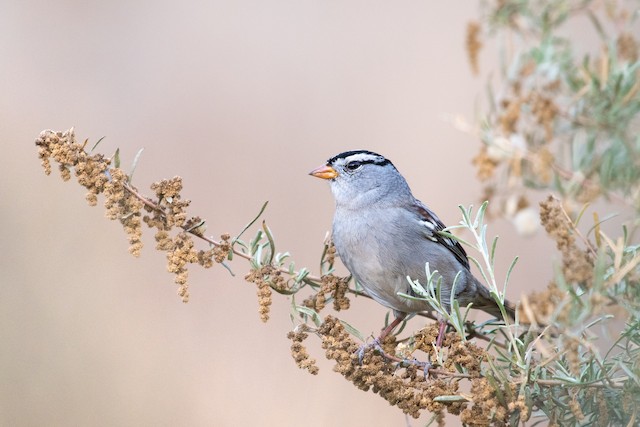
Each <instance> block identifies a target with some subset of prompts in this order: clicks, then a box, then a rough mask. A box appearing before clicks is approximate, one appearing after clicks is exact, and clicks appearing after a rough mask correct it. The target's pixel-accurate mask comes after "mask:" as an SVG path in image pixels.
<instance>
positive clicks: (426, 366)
mask: <svg viewBox="0 0 640 427" xmlns="http://www.w3.org/2000/svg"><path fill="white" fill-rule="evenodd" d="M411 365H413V366H415V367H417V368H418V369H420V370H422V372H424V379H425V380H426V379H427V378H429V375H430V374H429V371H430V370H431V369H433V368H434V366H433V364H432V363H431V362H430V361H427V362H422V361H420V360H418V359H415V358H414V359H403V360H402V361H400V362H398V368H405V367H407V366H411ZM434 378H436V376H435V375H434Z"/></svg>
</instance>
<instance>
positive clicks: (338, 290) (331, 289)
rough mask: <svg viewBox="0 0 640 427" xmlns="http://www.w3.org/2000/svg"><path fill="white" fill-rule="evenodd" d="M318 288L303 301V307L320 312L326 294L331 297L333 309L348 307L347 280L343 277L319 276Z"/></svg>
mask: <svg viewBox="0 0 640 427" xmlns="http://www.w3.org/2000/svg"><path fill="white" fill-rule="evenodd" d="M321 279H322V280H321V285H320V290H319V291H318V292H317V293H316V294H314V295H312V296H310V297H309V298H307V299H305V300H304V301H303V305H304V306H305V307H309V308H312V309H314V310H315V311H317V312H320V310H322V309H323V308H324V307H325V304H326V302H327V295H331V297H332V298H333V309H334V310H336V311H340V310H347V309H349V305H350V301H349V298H348V297H347V292H348V290H349V280H348V278H345V277H338V276H334V275H332V274H327V275H324V276H322V278H321Z"/></svg>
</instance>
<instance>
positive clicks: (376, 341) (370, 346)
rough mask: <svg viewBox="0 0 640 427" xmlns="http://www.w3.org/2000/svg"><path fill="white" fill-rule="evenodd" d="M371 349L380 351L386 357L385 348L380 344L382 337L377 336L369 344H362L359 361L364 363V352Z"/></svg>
mask: <svg viewBox="0 0 640 427" xmlns="http://www.w3.org/2000/svg"><path fill="white" fill-rule="evenodd" d="M369 349H374V350H375V351H377V352H378V353H380V354H381V355H382V356H383V357H386V354H385V353H384V350H383V349H382V345H380V339H379V338H376V339H374V340H373V341H372V342H370V343H368V344H362V345H361V346H360V348H358V362H359V363H360V364H361V365H362V359H364V354H365V353H366V352H367V350H369Z"/></svg>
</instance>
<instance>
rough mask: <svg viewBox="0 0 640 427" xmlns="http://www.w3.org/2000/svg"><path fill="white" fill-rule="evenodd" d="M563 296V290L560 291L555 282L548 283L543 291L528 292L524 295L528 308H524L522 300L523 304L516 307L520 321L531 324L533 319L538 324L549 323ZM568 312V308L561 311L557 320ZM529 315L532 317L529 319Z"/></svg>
mask: <svg viewBox="0 0 640 427" xmlns="http://www.w3.org/2000/svg"><path fill="white" fill-rule="evenodd" d="M564 297H565V292H562V291H561V290H560V289H559V288H558V285H556V283H555V282H551V283H549V286H547V288H546V289H545V290H543V291H540V292H532V293H530V294H529V295H527V296H526V304H527V306H528V309H526V310H525V309H524V307H523V305H524V301H523V305H520V306H519V308H518V317H519V318H520V322H521V323H524V324H531V323H533V322H534V321H535V323H537V324H538V325H548V324H550V323H551V316H552V315H553V313H554V311H555V309H556V307H557V306H558V305H559V304H560V303H561V301H562V300H563V298H564ZM568 314H569V312H568V310H565V311H563V313H560V314H559V319H558V320H560V321H562V319H563V316H567V315H568ZM530 316H533V317H534V319H531V318H530Z"/></svg>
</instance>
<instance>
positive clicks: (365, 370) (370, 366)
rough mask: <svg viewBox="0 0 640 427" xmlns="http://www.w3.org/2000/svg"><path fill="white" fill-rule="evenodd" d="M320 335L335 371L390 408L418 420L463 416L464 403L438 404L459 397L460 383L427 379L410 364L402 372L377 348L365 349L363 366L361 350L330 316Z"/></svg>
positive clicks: (322, 326) (338, 322)
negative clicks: (422, 413) (434, 415)
mask: <svg viewBox="0 0 640 427" xmlns="http://www.w3.org/2000/svg"><path fill="white" fill-rule="evenodd" d="M318 333H319V334H320V335H321V337H322V348H323V349H325V352H326V353H325V354H326V357H327V359H329V360H333V361H335V363H336V364H335V366H334V368H333V370H334V371H336V372H338V373H340V374H341V375H343V376H344V377H345V378H346V379H347V380H349V381H351V382H352V383H353V384H354V385H355V386H356V387H358V388H359V389H361V390H364V391H368V390H372V391H373V392H374V393H377V394H378V395H380V396H381V397H382V398H383V399H385V400H386V401H387V402H389V404H391V405H395V406H397V407H398V408H400V409H402V411H403V412H404V413H406V414H409V415H411V416H412V417H415V418H417V417H418V416H419V415H420V411H422V410H424V409H427V410H429V411H431V412H434V413H440V414H442V413H443V411H444V410H445V409H447V410H448V411H449V412H451V413H454V414H457V413H460V411H461V410H462V407H463V405H464V403H461V402H447V403H445V402H437V401H435V400H434V399H435V398H436V397H438V396H448V395H456V394H457V393H458V382H457V381H454V380H451V379H427V378H425V376H424V374H423V373H422V371H421V370H420V369H419V368H418V367H417V366H416V365H415V364H411V363H408V364H407V366H406V367H404V368H402V369H398V368H397V367H396V366H395V364H393V363H390V362H389V361H387V360H386V359H385V358H384V356H382V355H381V354H379V353H378V352H377V351H375V350H374V349H373V348H365V350H364V355H363V358H362V363H360V360H359V354H358V353H359V351H358V350H359V347H358V345H357V344H356V343H355V342H354V341H353V340H352V338H351V336H350V335H349V334H348V333H347V332H346V331H345V329H344V327H343V326H342V324H341V323H340V321H339V320H338V319H336V318H334V317H332V316H327V318H326V319H325V321H324V322H323V324H322V325H321V326H320V329H319V330H318Z"/></svg>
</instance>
